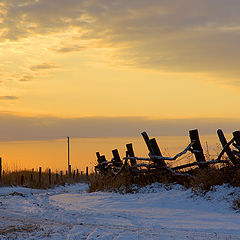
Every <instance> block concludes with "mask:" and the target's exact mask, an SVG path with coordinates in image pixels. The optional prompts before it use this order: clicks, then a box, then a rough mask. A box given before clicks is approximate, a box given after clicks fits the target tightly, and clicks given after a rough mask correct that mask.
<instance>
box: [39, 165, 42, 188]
mask: <svg viewBox="0 0 240 240" xmlns="http://www.w3.org/2000/svg"><path fill="white" fill-rule="evenodd" d="M38 183H39V186H40V187H41V184H42V167H39V175H38Z"/></svg>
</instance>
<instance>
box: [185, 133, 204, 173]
mask: <svg viewBox="0 0 240 240" xmlns="http://www.w3.org/2000/svg"><path fill="white" fill-rule="evenodd" d="M189 137H190V139H191V142H192V143H193V145H192V149H193V153H194V155H195V158H196V161H197V162H206V159H205V156H204V154H203V148H202V145H201V142H200V138H199V134H198V130H197V129H193V130H190V131H189ZM199 167H200V168H205V167H206V166H203V165H199Z"/></svg>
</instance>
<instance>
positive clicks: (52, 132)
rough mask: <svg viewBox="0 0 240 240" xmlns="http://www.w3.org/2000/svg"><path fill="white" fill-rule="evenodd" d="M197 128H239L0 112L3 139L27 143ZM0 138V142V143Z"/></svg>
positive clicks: (209, 122) (227, 123)
mask: <svg viewBox="0 0 240 240" xmlns="http://www.w3.org/2000/svg"><path fill="white" fill-rule="evenodd" d="M194 128H198V129H199V131H200V133H201V134H214V133H216V130H217V128H222V129H223V130H224V131H225V132H229V133H230V132H232V131H234V130H238V129H239V119H216V118H215V119H213V118H209V119H208V118H202V119H200V118H196V119H162V120H161V119H156V120H151V119H148V118H144V117H114V118H107V117H85V118H69V119H66V118H58V117H50V116H38V117H24V116H18V115H13V114H10V113H6V112H3V113H0V132H1V138H2V139H8V140H27V139H38V138H39V139H41V138H42V137H48V138H61V137H63V136H69V135H70V136H72V137H130V136H139V135H140V133H141V131H144V130H146V131H147V132H148V133H149V134H150V135H152V136H164V135H165V136H177V135H178V136H180V135H181V136H187V135H188V130H190V129H194ZM1 138H0V140H1Z"/></svg>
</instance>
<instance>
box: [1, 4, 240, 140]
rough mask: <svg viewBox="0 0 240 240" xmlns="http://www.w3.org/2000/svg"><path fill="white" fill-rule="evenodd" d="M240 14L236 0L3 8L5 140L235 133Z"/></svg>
mask: <svg viewBox="0 0 240 240" xmlns="http://www.w3.org/2000/svg"><path fill="white" fill-rule="evenodd" d="M239 11H240V1H239V0H211V1H209V0H201V1H199V0H198V1H197V0H148V1H146V0H131V1H126V0H51V1H49V0H0V90H1V91H0V123H1V124H0V129H1V136H0V139H1V140H4V139H6V140H16V139H17V140H24V139H32V138H38V137H39V138H40V137H44V136H45V137H52V138H53V137H61V136H66V135H70V136H73V137H74V136H75V137H105V136H111V137H117V136H136V135H139V133H140V131H142V130H146V129H147V130H149V131H150V132H151V133H152V134H155V135H184V134H185V135H186V134H187V131H188V130H189V129H191V128H199V129H200V130H201V131H202V133H204V134H211V133H213V132H215V131H216V129H217V128H223V129H224V130H226V131H228V132H231V131H233V130H236V129H238V126H239V122H240V121H239V120H240V111H239V102H240V94H239V90H240V78H239V77H240V74H239V73H240V68H239V63H240V46H239V42H240V15H239Z"/></svg>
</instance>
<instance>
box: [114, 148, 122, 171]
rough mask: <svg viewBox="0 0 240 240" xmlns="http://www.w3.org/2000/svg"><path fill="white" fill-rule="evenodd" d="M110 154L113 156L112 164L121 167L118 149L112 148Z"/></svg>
mask: <svg viewBox="0 0 240 240" xmlns="http://www.w3.org/2000/svg"><path fill="white" fill-rule="evenodd" d="M112 154H113V158H114V161H113V164H114V166H116V167H121V166H122V160H121V158H120V155H119V153H118V150H117V149H114V150H112Z"/></svg>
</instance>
